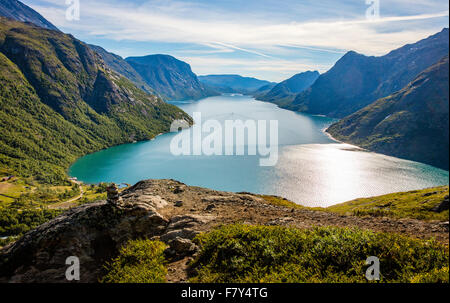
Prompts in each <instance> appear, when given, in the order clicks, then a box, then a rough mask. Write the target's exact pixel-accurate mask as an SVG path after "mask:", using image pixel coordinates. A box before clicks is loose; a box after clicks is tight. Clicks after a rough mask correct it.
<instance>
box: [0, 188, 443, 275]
mask: <svg viewBox="0 0 450 303" xmlns="http://www.w3.org/2000/svg"><path fill="white" fill-rule="evenodd" d="M108 197H109V200H108V201H100V202H97V203H94V204H89V205H84V206H80V207H77V208H74V209H71V210H69V211H67V212H66V213H64V214H63V215H61V216H59V217H57V218H55V219H54V220H52V221H50V222H47V223H45V224H43V225H41V226H40V227H38V228H37V229H35V230H33V231H31V232H29V233H27V234H26V235H25V236H24V237H23V238H22V239H20V240H19V241H17V242H16V243H13V244H11V245H9V246H7V247H4V248H3V249H2V250H0V282H40V283H42V282H67V280H66V278H65V272H66V270H67V268H68V267H69V266H68V265H66V259H67V258H68V257H70V256H76V257H78V258H79V260H80V282H97V281H98V279H99V278H100V277H102V275H103V274H104V272H103V270H104V265H105V263H106V262H108V261H110V260H111V259H112V258H114V257H115V256H116V255H117V254H118V250H119V249H120V247H122V246H123V245H124V244H125V243H126V242H127V241H129V240H131V239H141V238H147V239H158V240H161V241H163V242H165V243H166V244H167V245H168V249H167V250H166V256H167V259H168V260H169V264H168V271H169V273H168V277H167V280H168V281H169V282H182V281H185V280H186V279H187V270H188V266H187V263H188V261H189V260H190V259H191V258H192V257H193V256H195V254H196V252H197V251H198V247H197V246H196V245H195V244H194V243H193V242H192V239H193V238H194V237H195V236H196V235H198V234H199V233H201V232H206V231H209V230H211V229H212V228H215V227H217V226H219V225H221V224H231V223H245V224H259V225H289V226H295V227H299V228H309V227H311V226H341V227H344V226H345V227H348V226H355V227H359V228H364V229H372V230H376V231H387V232H396V233H400V234H406V235H409V236H414V237H418V238H424V239H426V238H431V237H434V238H436V239H437V240H439V241H441V242H446V243H448V236H449V235H448V223H447V225H446V224H443V223H441V222H423V221H418V220H412V219H402V220H396V219H390V218H371V217H366V218H361V217H354V216H342V215H338V214H334V213H329V212H324V211H313V210H309V209H302V208H299V209H293V208H287V207H281V206H274V205H271V204H268V203H267V202H266V200H264V199H263V198H261V197H260V196H257V195H253V194H248V193H228V192H219V191H214V190H210V189H204V188H198V187H190V186H186V185H184V184H182V183H180V182H177V181H173V180H147V181H142V182H139V183H138V184H136V185H135V186H133V187H131V188H129V189H127V190H125V191H123V192H122V193H120V195H118V194H117V192H116V189H115V188H114V187H111V188H110V189H109V191H108Z"/></svg>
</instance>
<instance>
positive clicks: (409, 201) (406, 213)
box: [259, 186, 449, 221]
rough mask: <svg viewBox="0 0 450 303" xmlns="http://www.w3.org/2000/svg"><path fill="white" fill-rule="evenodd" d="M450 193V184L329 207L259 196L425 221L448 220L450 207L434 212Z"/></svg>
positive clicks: (289, 203)
mask: <svg viewBox="0 0 450 303" xmlns="http://www.w3.org/2000/svg"><path fill="white" fill-rule="evenodd" d="M448 194H449V187H448V186H440V187H433V188H427V189H423V190H414V191H409V192H401V193H394V194H388V195H383V196H377V197H371V198H360V199H356V200H353V201H349V202H345V203H341V204H337V205H333V206H330V207H327V208H321V207H314V208H310V207H304V206H301V205H299V204H296V203H295V202H292V201H289V200H287V199H284V198H280V197H276V196H264V195H260V196H259V197H261V198H263V199H264V203H267V204H270V205H275V206H281V207H287V208H294V209H309V210H316V211H327V212H332V213H338V214H341V215H353V216H361V217H363V216H371V217H391V218H396V219H401V218H410V219H417V220H424V221H432V220H436V221H448V220H449V211H448V210H444V211H442V212H440V213H439V212H435V211H433V208H435V207H436V206H438V205H439V204H441V202H442V201H443V200H444V198H445V197H446V196H448Z"/></svg>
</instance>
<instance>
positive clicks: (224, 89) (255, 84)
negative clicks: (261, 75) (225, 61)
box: [198, 75, 275, 94]
mask: <svg viewBox="0 0 450 303" xmlns="http://www.w3.org/2000/svg"><path fill="white" fill-rule="evenodd" d="M198 79H199V80H200V82H202V83H203V84H206V85H208V86H210V87H212V88H214V89H215V90H217V91H219V92H221V93H240V94H251V93H254V92H255V91H257V90H259V89H260V88H261V87H263V86H267V85H274V84H275V83H273V82H269V81H265V80H258V79H255V78H249V77H242V76H239V75H209V76H199V77H198Z"/></svg>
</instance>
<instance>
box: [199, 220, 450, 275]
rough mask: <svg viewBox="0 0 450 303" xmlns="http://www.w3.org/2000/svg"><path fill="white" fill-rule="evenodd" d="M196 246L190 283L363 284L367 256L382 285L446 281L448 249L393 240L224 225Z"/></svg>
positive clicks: (340, 231) (346, 232)
mask: <svg viewBox="0 0 450 303" xmlns="http://www.w3.org/2000/svg"><path fill="white" fill-rule="evenodd" d="M196 241H197V243H198V244H199V245H200V247H201V252H200V254H199V256H198V257H197V258H196V260H195V261H194V263H193V264H192V269H193V273H194V274H193V277H192V278H191V281H192V282H200V283H234V282H237V283H241V282H244V283H247V282H248V283H259V282H261V283H263V282H267V283H303V282H311V283H327V282H350V283H364V282H367V280H366V278H365V272H366V269H367V266H366V265H365V261H366V259H367V258H368V257H369V256H377V257H378V258H380V262H381V282H422V281H428V280H430V281H441V282H447V283H448V280H449V277H448V264H449V255H448V248H446V247H444V246H443V245H441V244H439V243H437V242H435V241H431V240H430V241H421V240H415V239H410V238H406V237H402V236H398V235H394V234H386V233H374V232H370V231H362V230H358V229H346V228H315V229H312V230H300V229H295V228H286V227H267V226H247V225H229V226H223V227H220V228H218V229H217V230H214V231H212V232H210V233H207V234H202V235H200V236H198V237H197V238H196ZM445 272H447V275H446V276H445V274H444V273H445Z"/></svg>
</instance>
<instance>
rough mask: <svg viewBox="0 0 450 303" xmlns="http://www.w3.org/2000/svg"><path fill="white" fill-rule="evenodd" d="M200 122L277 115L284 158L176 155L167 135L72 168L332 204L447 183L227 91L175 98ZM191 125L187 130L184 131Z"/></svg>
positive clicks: (307, 118) (101, 177)
mask: <svg viewBox="0 0 450 303" xmlns="http://www.w3.org/2000/svg"><path fill="white" fill-rule="evenodd" d="M171 103H172V104H175V105H177V106H179V107H180V108H181V109H183V110H184V111H185V112H187V113H188V114H190V115H192V114H193V113H194V112H200V113H201V114H202V120H203V121H205V120H210V119H214V120H217V121H219V122H220V123H221V124H224V123H225V121H226V120H243V121H246V120H266V121H269V120H277V121H278V149H279V159H278V163H277V164H276V165H275V166H267V167H263V166H260V162H259V160H260V157H259V156H251V155H244V156H216V155H214V156H205V155H203V156H201V155H200V156H174V155H173V154H172V153H171V151H170V143H171V141H172V139H173V138H174V136H176V135H177V134H175V133H169V134H164V135H161V136H159V137H157V138H156V139H155V140H153V141H147V142H139V143H135V144H125V145H120V146H116V147H112V148H109V149H106V150H103V151H100V152H97V153H94V154H90V155H87V156H85V157H83V158H81V159H79V160H78V161H77V162H76V163H74V165H72V167H71V168H70V170H69V174H70V175H71V176H73V177H77V178H78V179H79V180H80V181H83V182H85V183H99V182H115V183H118V184H120V183H128V184H134V183H136V182H138V181H140V180H144V179H176V180H179V181H181V182H184V183H186V184H188V185H194V186H201V187H208V188H212V189H216V190H224V191H234V192H252V193H259V194H270V195H278V196H282V197H285V198H288V199H290V200H292V201H294V202H296V203H298V204H301V205H305V206H321V207H326V206H330V205H333V204H336V203H340V202H345V201H349V200H352V199H355V198H360V197H370V196H376V195H382V194H387V193H392V192H399V191H408V190H415V189H422V188H426V187H432V186H438V185H448V183H449V173H448V171H444V170H441V169H438V168H435V167H432V166H429V165H425V164H422V163H417V162H413V161H407V160H402V159H398V158H394V157H389V156H384V155H380V154H376V153H372V152H368V151H364V150H361V149H359V148H356V147H354V146H351V145H347V144H341V143H338V142H336V141H334V140H332V139H331V138H329V137H328V136H327V135H326V134H325V133H324V129H326V128H327V127H328V126H329V125H330V124H332V123H333V122H334V121H336V120H333V119H331V118H327V117H322V116H311V115H306V114H302V113H295V112H291V111H287V110H284V109H280V108H278V107H277V106H276V105H274V104H271V103H265V102H259V101H256V100H254V99H253V98H251V97H249V96H241V95H223V96H219V97H212V98H207V99H203V100H200V101H186V102H171ZM185 131H189V130H185Z"/></svg>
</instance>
